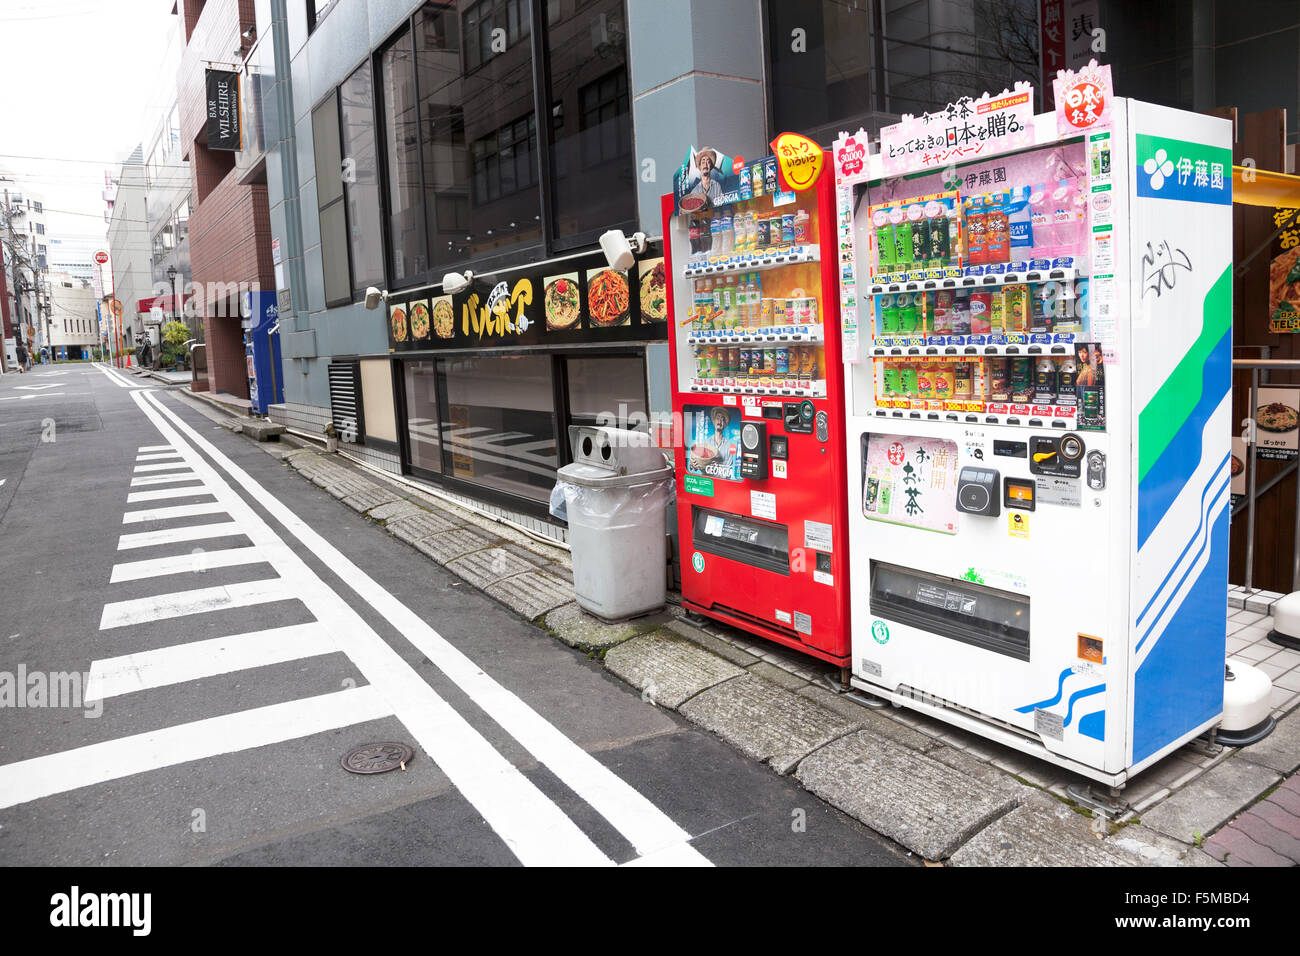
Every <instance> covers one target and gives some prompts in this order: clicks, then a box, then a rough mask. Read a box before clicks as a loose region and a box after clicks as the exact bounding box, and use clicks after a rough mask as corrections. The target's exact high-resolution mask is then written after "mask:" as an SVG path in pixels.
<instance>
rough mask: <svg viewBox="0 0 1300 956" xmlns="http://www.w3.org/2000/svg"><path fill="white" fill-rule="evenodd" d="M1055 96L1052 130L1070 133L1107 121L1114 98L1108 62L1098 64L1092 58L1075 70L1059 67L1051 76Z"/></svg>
mask: <svg viewBox="0 0 1300 956" xmlns="http://www.w3.org/2000/svg"><path fill="white" fill-rule="evenodd" d="M1052 90H1053V92H1054V98H1055V100H1056V132H1057V133H1058V134H1060V135H1061V136H1073V135H1075V134H1076V133H1082V132H1084V131H1085V130H1090V129H1095V128H1097V127H1099V126H1109V125H1110V108H1111V104H1113V103H1114V102H1115V90H1114V87H1113V86H1112V85H1111V80H1110V66H1109V65H1106V66H1098V65H1097V61H1096V60H1090V61H1089V62H1088V65H1087V66H1085V67H1083V68H1082V69H1080V70H1079V71H1078V72H1077V73H1076V72H1075V71H1073V70H1062V71H1061V72H1060V73H1058V74H1057V75H1056V78H1055V79H1054V80H1052Z"/></svg>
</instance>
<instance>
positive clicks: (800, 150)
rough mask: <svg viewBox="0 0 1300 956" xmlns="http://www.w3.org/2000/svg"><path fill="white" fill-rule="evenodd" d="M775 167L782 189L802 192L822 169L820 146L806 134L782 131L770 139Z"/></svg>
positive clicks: (811, 183) (810, 185)
mask: <svg viewBox="0 0 1300 956" xmlns="http://www.w3.org/2000/svg"><path fill="white" fill-rule="evenodd" d="M772 152H773V154H774V155H775V156H776V168H777V173H778V176H779V182H780V185H781V187H782V188H783V189H787V190H790V189H793V190H794V191H795V192H803V191H804V190H805V189H810V188H812V186H813V185H814V184H815V183H816V182H817V177H818V176H819V175H820V174H821V171H822V159H823V155H824V154H823V153H822V148H821V147H820V146H818V145H817V144H816V143H815V142H813V141H812V140H811V139H809V138H808V137H807V136H800V135H799V134H798V133H782V134H781V135H780V136H778V137H777V138H776V139H774V140H772Z"/></svg>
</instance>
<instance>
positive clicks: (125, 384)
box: [95, 364, 153, 389]
mask: <svg viewBox="0 0 1300 956" xmlns="http://www.w3.org/2000/svg"><path fill="white" fill-rule="evenodd" d="M95 368H97V369H99V370H100V371H101V372H103V373H104V374H105V375H107V376H108V380H109V381H110V382H112V383H113V384H114V385H116V386H117V387H118V388H149V389H151V388H153V385H152V383H151V384H143V383H140V382H132V381H131V380H130V379H128V378H126V377H125V376H123V375H121V373H119V372H118V371H117V370H116V369H111V368H109V367H108V366H107V365H98V364H97V365H96V366H95Z"/></svg>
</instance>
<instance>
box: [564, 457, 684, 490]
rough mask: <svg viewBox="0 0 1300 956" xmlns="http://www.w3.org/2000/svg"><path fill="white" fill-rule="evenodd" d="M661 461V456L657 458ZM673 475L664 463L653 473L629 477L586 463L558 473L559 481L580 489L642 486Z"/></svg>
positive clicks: (636, 474)
mask: <svg viewBox="0 0 1300 956" xmlns="http://www.w3.org/2000/svg"><path fill="white" fill-rule="evenodd" d="M659 460H660V461H663V455H662V454H661V455H660V456H659ZM672 473H673V468H672V465H670V464H668V463H667V462H664V463H663V465H662V466H661V467H659V468H656V469H654V470H653V471H638V472H633V473H632V474H630V475H620V474H619V473H618V472H617V471H616V470H615V469H614V468H611V467H610V466H608V465H594V464H592V463H591V462H587V461H575V462H574V463H573V464H571V465H565V466H564V467H563V468H561V469H560V470H559V472H558V476H559V479H560V481H567V482H569V483H570V484H574V485H578V486H579V487H582V488H627V487H630V486H632V485H644V484H647V483H648V482H652V481H661V480H663V479H665V478H668V477H669V476H671V475H672Z"/></svg>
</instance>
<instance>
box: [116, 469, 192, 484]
mask: <svg viewBox="0 0 1300 956" xmlns="http://www.w3.org/2000/svg"><path fill="white" fill-rule="evenodd" d="M198 477H199V476H198V475H196V474H194V472H192V471H178V472H176V473H175V474H171V475H141V476H140V477H138V478H132V479H131V487H132V488H142V487H144V486H145V485H170V484H171V483H172V482H173V481H197V480H198Z"/></svg>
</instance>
